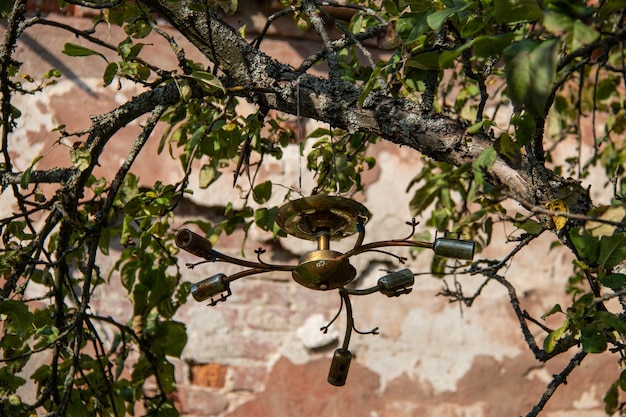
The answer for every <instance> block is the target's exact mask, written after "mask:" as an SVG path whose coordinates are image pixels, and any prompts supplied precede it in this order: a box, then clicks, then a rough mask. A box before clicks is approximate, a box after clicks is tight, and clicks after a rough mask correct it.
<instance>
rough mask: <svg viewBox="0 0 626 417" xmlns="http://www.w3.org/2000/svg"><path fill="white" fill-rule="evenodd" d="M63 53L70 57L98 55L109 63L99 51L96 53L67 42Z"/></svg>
mask: <svg viewBox="0 0 626 417" xmlns="http://www.w3.org/2000/svg"><path fill="white" fill-rule="evenodd" d="M63 53H64V54H65V55H68V56H92V55H97V56H99V57H102V59H104V60H105V61H107V62H109V61H108V60H107V59H106V57H105V56H104V55H102V54H101V53H100V52H98V51H94V50H93V49H89V48H86V47H84V46H81V45H77V44H75V43H71V42H67V43H66V44H65V47H64V48H63Z"/></svg>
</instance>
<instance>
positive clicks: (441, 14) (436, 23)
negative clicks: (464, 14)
mask: <svg viewBox="0 0 626 417" xmlns="http://www.w3.org/2000/svg"><path fill="white" fill-rule="evenodd" d="M471 5H472V2H460V4H458V5H457V6H455V7H450V8H447V9H443V10H437V11H436V12H434V13H431V14H429V15H428V16H427V17H426V21H427V22H428V26H430V28H431V29H432V30H435V31H437V30H439V29H440V28H441V25H443V23H444V22H445V21H446V20H447V19H448V17H450V16H451V15H453V14H456V13H458V12H461V11H463V10H465V9H467V8H468V7H469V6H471Z"/></svg>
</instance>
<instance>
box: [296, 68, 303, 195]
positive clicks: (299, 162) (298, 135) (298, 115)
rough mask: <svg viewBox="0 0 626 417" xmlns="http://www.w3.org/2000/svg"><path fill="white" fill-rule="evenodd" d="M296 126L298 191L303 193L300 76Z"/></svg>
mask: <svg viewBox="0 0 626 417" xmlns="http://www.w3.org/2000/svg"><path fill="white" fill-rule="evenodd" d="M296 128H297V129H298V132H297V133H296V137H297V140H298V191H299V192H300V193H302V153H301V152H302V150H301V149H300V146H301V140H300V135H301V130H302V126H301V125H300V76H299V75H298V78H297V79H296Z"/></svg>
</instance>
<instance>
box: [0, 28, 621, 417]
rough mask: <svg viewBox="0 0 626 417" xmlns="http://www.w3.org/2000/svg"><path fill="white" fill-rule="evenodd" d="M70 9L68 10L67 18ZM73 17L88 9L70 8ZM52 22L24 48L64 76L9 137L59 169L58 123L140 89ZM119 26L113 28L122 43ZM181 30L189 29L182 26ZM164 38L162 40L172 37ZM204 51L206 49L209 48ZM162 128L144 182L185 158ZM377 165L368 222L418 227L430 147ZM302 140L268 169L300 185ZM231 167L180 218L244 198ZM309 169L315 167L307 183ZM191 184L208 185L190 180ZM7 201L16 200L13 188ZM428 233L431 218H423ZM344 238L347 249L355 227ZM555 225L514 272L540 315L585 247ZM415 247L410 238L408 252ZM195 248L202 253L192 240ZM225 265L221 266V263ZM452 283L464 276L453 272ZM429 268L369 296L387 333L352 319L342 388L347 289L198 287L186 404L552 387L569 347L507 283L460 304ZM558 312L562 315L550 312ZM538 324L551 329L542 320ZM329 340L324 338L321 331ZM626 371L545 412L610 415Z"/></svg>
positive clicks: (377, 233)
mask: <svg viewBox="0 0 626 417" xmlns="http://www.w3.org/2000/svg"><path fill="white" fill-rule="evenodd" d="M59 18H60V19H61V17H59ZM62 19H66V22H67V23H69V24H73V25H84V26H85V27H87V26H88V25H89V24H90V22H89V21H88V20H81V19H80V18H75V17H64V18H62ZM62 35H63V34H62V33H61V32H60V31H58V30H56V29H52V28H35V29H33V30H32V31H29V32H28V37H26V38H24V39H25V41H24V42H22V43H21V44H20V47H19V50H18V55H17V56H18V59H20V60H23V61H24V62H25V63H26V65H25V71H29V72H32V73H33V75H34V74H39V73H41V72H44V71H46V70H48V69H50V68H59V69H61V70H62V71H63V72H64V74H65V75H64V77H63V78H62V79H61V80H60V81H59V83H58V84H57V85H55V86H52V87H50V88H49V89H48V90H47V93H46V94H45V95H37V96H24V97H21V98H19V103H17V105H18V107H20V108H22V109H27V110H26V111H24V117H22V118H21V119H20V127H19V132H20V134H19V135H16V136H15V137H14V138H13V140H14V141H15V142H14V143H13V144H12V145H11V146H12V148H13V149H14V150H15V149H20V152H21V153H23V158H19V157H18V158H17V159H15V161H16V169H24V168H26V167H27V166H28V164H29V161H30V158H31V157H32V155H33V154H41V155H45V157H44V158H43V159H42V160H41V161H40V163H39V164H38V167H39V168H40V169H46V168H50V167H54V166H59V165H63V166H65V165H68V164H70V161H69V156H68V147H69V146H71V145H72V143H61V144H59V143H57V142H56V140H57V135H56V134H55V133H52V132H51V130H52V129H53V128H55V127H56V126H58V125H61V124H65V125H66V126H67V129H68V130H78V129H81V128H86V127H87V126H88V125H89V115H94V114H99V113H103V112H106V111H108V110H111V109H113V108H115V107H116V106H117V105H119V104H121V103H123V102H124V101H125V100H127V99H128V98H130V97H131V96H132V95H134V94H137V93H138V92H139V90H132V89H130V90H129V89H126V88H122V89H121V90H117V89H116V86H111V87H107V88H103V87H102V80H101V75H102V72H103V70H104V65H105V63H104V61H103V60H101V59H100V58H98V57H88V58H68V57H65V56H63V55H61V54H60V53H59V51H60V50H62V49H63V44H64V43H65V42H66V41H75V40H73V39H69V40H68V39H66V38H65V37H62ZM119 36H120V35H119V34H118V33H115V32H112V33H111V42H113V43H114V42H115V39H116V37H119ZM154 41H155V44H154V46H150V53H151V60H153V61H154V62H158V63H159V64H160V65H165V66H167V65H169V66H170V67H172V68H173V67H174V66H175V61H174V59H173V55H172V54H171V53H170V52H169V50H168V48H167V47H163V46H162V45H163V44H162V43H160V42H159V41H158V40H154ZM177 41H179V42H181V43H182V44H184V42H183V41H182V39H178V38H177ZM159 45H161V46H159ZM264 48H265V49H266V51H267V52H268V53H269V54H271V55H273V56H275V57H277V58H279V59H281V60H285V61H287V62H293V63H297V62H299V61H300V60H301V59H302V57H303V56H308V55H309V53H310V52H311V51H313V50H315V45H312V44H311V43H304V42H302V41H298V42H294V43H291V44H290V43H287V42H283V41H281V40H280V39H277V38H271V39H268V40H267V41H265V42H264ZM194 58H195V59H198V60H202V58H201V57H198V56H195V57H194ZM138 132H139V125H138V124H134V125H131V126H128V127H127V128H126V129H125V130H124V132H123V133H122V134H121V135H119V136H117V137H115V138H114V139H113V140H112V141H111V142H110V144H109V145H107V149H106V151H105V154H104V155H105V156H104V158H103V159H101V161H100V165H101V170H102V173H113V172H115V171H116V170H117V168H118V167H119V164H120V163H121V161H122V160H123V158H124V157H125V156H126V155H127V153H128V148H129V146H130V144H131V143H132V141H133V139H134V138H135V137H136V135H137V133H138ZM159 139H160V137H159V135H158V134H156V135H155V137H154V138H152V139H151V141H150V142H149V143H148V145H147V146H146V148H145V149H144V150H143V156H142V157H141V158H140V160H139V162H138V163H137V165H136V166H135V168H134V172H135V173H136V174H138V175H139V176H140V177H141V179H142V182H143V183H145V184H152V182H153V181H154V180H155V179H160V180H162V181H163V182H174V181H177V180H178V179H179V178H180V177H181V175H182V172H181V171H180V168H179V166H178V163H177V162H176V161H174V160H171V159H170V158H169V156H167V155H161V156H158V157H157V156H156V148H157V145H158V142H159ZM373 152H374V154H375V156H376V158H377V162H378V166H377V168H376V169H375V170H374V171H373V172H370V173H368V175H367V182H368V185H367V187H366V190H365V192H364V193H363V194H359V195H356V196H355V199H357V200H358V201H360V202H362V203H363V204H365V205H366V206H367V207H368V209H369V210H370V211H371V212H372V213H373V217H372V219H371V221H370V222H369V223H368V225H367V237H366V241H374V240H380V239H391V238H400V237H404V236H405V235H406V234H407V233H408V232H409V231H410V228H409V227H408V226H407V225H406V224H405V222H406V221H408V220H410V214H409V212H408V201H409V199H410V195H409V194H407V193H406V191H405V188H406V184H407V183H408V181H409V179H410V178H412V177H413V176H414V175H415V174H417V173H418V172H419V170H420V165H419V162H418V160H419V158H418V155H417V154H416V153H415V152H414V151H412V150H407V149H398V148H397V147H395V146H392V145H390V144H388V143H381V144H379V145H377V146H375V147H374V149H373ZM296 155H297V152H296V150H295V149H291V150H290V151H289V152H287V154H286V156H285V158H284V159H283V160H281V161H267V163H266V164H265V166H264V168H263V172H262V176H263V178H271V179H272V181H273V182H276V183H281V184H283V185H286V186H295V185H297V177H298V175H299V172H298V160H297V156H296ZM231 181H232V179H231V177H230V176H227V175H225V176H224V178H223V180H220V182H219V183H218V184H217V185H216V187H211V189H210V190H206V191H203V190H199V189H196V190H195V193H194V194H193V196H192V197H190V200H191V201H190V202H189V203H188V204H187V205H186V206H185V207H183V209H181V212H180V213H179V214H178V217H177V221H178V222H179V223H182V222H183V221H185V220H187V219H189V218H193V217H202V216H205V215H206V213H208V212H209V211H210V209H211V208H213V207H218V208H219V207H222V206H223V205H225V204H226V202H228V201H230V200H237V198H238V195H239V194H238V191H237V190H235V189H233V188H232V186H231V184H230V183H231ZM310 183H311V179H310V178H309V177H307V176H306V175H305V178H304V184H305V186H306V185H307V184H310ZM192 186H194V185H193V184H192ZM0 199H1V200H0V210H1V211H0V213H1V215H2V216H6V215H8V214H9V213H10V212H11V210H12V207H10V201H9V199H7V198H6V196H4V195H3V196H0ZM419 231H420V232H423V231H428V232H430V233H431V234H434V231H432V230H426V229H423V228H421V226H420V229H419ZM510 232H511V231H510V230H498V233H497V235H496V237H495V238H494V243H493V244H492V246H490V247H489V248H488V249H487V250H486V251H484V252H483V253H480V254H478V257H481V258H497V257H498V256H501V255H503V254H505V253H507V252H508V251H509V250H510V249H511V247H512V245H513V243H508V244H507V241H506V235H507V233H510ZM251 237H252V238H253V239H249V241H248V242H247V244H246V252H247V253H248V254H249V255H248V256H254V254H253V252H252V251H253V250H254V249H255V248H256V247H258V246H264V247H267V248H269V249H271V251H270V252H269V253H268V254H267V255H268V260H271V261H275V262H295V261H296V260H297V258H298V256H300V255H301V254H303V253H304V252H306V251H308V250H311V249H313V248H312V247H311V246H312V243H310V242H300V241H296V240H295V239H293V238H288V239H284V240H281V242H280V243H273V242H271V239H270V236H267V235H265V234H263V233H262V232H259V231H254V232H253V233H252V236H251ZM240 238H241V235H238V234H235V235H233V236H229V237H224V238H223V239H221V240H220V241H219V243H218V248H219V250H220V251H222V252H225V253H228V254H233V255H238V254H239V253H240V251H241V246H240V245H241V243H240V242H241V240H240ZM348 240H349V242H342V243H341V244H337V245H336V246H334V247H333V249H337V250H342V248H343V249H346V248H349V247H350V246H351V245H352V243H353V241H352V240H351V239H348ZM548 245H549V243H548V242H547V241H546V240H540V241H539V242H536V243H535V244H534V245H533V247H532V250H528V251H523V252H522V253H521V254H520V255H518V256H517V257H515V258H514V259H513V261H512V262H511V264H510V268H509V269H508V272H507V278H508V279H510V280H511V281H512V282H513V283H514V284H515V285H516V286H517V289H518V294H520V297H521V301H522V303H523V306H522V308H524V309H526V310H528V311H529V312H530V313H531V314H534V315H535V316H539V315H541V314H542V313H544V312H546V311H547V310H549V309H550V308H551V307H552V306H553V305H554V304H555V303H557V302H563V301H564V300H563V299H561V298H559V297H560V296H561V295H560V294H562V293H563V291H562V289H563V287H564V286H565V285H566V282H567V278H568V270H569V269H570V262H571V259H570V258H569V257H568V256H567V255H566V254H565V253H564V252H559V250H558V249H557V250H552V251H550V249H549V247H548ZM397 253H399V254H402V255H408V252H403V251H397ZM430 257H431V254H430V253H427V252H422V253H421V254H420V255H419V256H418V257H417V259H414V260H413V259H412V260H410V261H409V263H408V264H407V266H408V267H410V268H411V269H412V270H413V271H414V272H419V271H423V272H426V271H428V269H429V264H430ZM180 259H181V263H184V262H193V261H194V259H192V257H191V256H190V255H187V254H185V253H181V254H180ZM389 261H390V258H389V257H384V256H383V255H380V254H376V255H373V256H369V257H365V256H363V257H362V258H361V257H358V258H357V259H356V260H355V262H354V265H355V266H356V267H357V269H358V270H359V271H362V272H363V274H362V275H360V276H359V277H358V279H357V281H356V283H355V286H356V287H357V288H365V287H368V286H371V285H373V284H374V283H375V282H376V280H377V278H378V277H379V276H380V275H381V274H382V272H381V269H389V268H392V269H393V268H398V266H397V265H396V266H393V267H391V266H390V264H389ZM218 267H220V268H221V269H219V270H218V269H216V268H218ZM235 270H236V269H235V268H234V267H229V266H221V265H205V266H202V267H198V268H195V269H194V270H193V271H191V270H190V271H187V272H185V275H184V279H187V280H190V281H197V280H199V279H201V278H204V277H206V276H209V275H212V274H214V273H217V272H224V273H230V272H233V271H235ZM457 279H458V282H459V283H461V285H462V286H463V289H464V291H466V293H468V294H470V293H472V291H473V289H476V288H477V287H478V285H480V283H481V282H482V281H481V280H480V279H479V278H478V277H473V276H460V277H458V278H457ZM446 283H447V285H450V286H454V279H453V278H447V279H446ZM446 283H444V281H443V280H442V279H438V278H434V277H432V276H430V275H427V274H426V275H421V276H418V277H417V280H416V285H415V287H414V290H413V292H412V293H411V294H408V295H404V296H402V297H399V298H387V297H384V296H382V295H380V294H373V295H369V296H364V297H355V298H354V300H353V307H354V314H355V320H356V323H355V324H356V326H357V327H358V328H359V329H361V330H369V329H371V328H373V327H379V331H380V334H379V335H377V336H372V335H358V334H353V336H352V342H351V351H352V352H353V354H354V359H353V362H352V366H351V370H350V375H349V377H348V381H347V385H346V386H345V387H342V388H337V387H333V386H331V385H329V384H328V383H327V382H326V375H327V373H328V367H329V365H330V357H331V356H332V352H333V351H334V349H335V348H336V347H337V345H338V343H340V340H341V337H342V335H343V330H344V325H345V321H344V319H343V317H344V316H343V315H342V316H341V318H340V319H339V320H338V321H337V322H336V323H335V324H334V325H333V326H332V327H331V328H330V330H329V332H328V333H327V334H323V333H321V332H320V331H319V328H320V327H321V326H322V325H324V324H325V323H327V322H328V321H329V320H331V319H332V317H333V316H334V315H335V313H336V311H337V309H338V308H339V302H340V299H339V296H338V295H337V293H335V292H316V291H312V290H307V289H305V288H304V287H301V286H299V285H298V284H297V283H295V282H293V281H292V280H291V278H290V277H289V275H288V274H284V275H281V274H276V275H275V276H272V277H270V278H247V279H243V280H240V281H237V282H235V283H233V284H232V286H231V288H232V290H233V295H232V296H231V297H230V298H229V299H228V301H227V302H226V303H219V304H218V305H216V306H215V307H207V306H205V305H202V304H198V303H195V302H193V301H190V302H189V303H188V305H186V306H185V307H184V308H182V309H181V311H180V313H179V314H178V317H177V319H178V320H180V321H182V322H184V323H186V325H187V329H188V333H189V342H188V344H187V347H186V348H185V351H184V354H183V358H182V359H181V360H179V361H176V362H175V363H176V365H177V371H178V373H177V378H178V379H177V382H178V390H177V392H176V398H177V404H178V406H179V409H180V411H181V413H182V414H183V415H184V416H187V417H200V416H222V417H226V416H228V417H236V416H242V417H243V416H246V417H251V416H274V417H282V416H285V417H295V416H303V417H304V416H357V417H361V416H363V417H400V416H433V417H434V416H437V417H461V416H463V417H503V416H511V417H514V416H518V415H522V414H525V413H526V412H528V411H529V410H530V409H531V408H532V407H533V406H534V404H536V402H537V401H538V399H539V397H540V395H541V394H542V393H543V391H544V390H545V387H546V384H547V383H548V382H549V381H550V380H551V378H552V375H553V374H556V373H559V372H560V371H561V370H562V369H563V367H564V366H565V365H566V364H567V362H568V361H569V359H570V357H569V355H564V356H566V357H563V358H558V359H555V360H554V361H553V362H550V363H548V364H542V363H539V362H537V361H536V360H535V359H534V358H533V356H532V354H531V353H530V352H529V349H528V347H527V346H526V344H525V342H524V339H523V337H522V335H521V333H520V331H519V326H518V323H517V319H516V317H515V316H514V314H513V312H512V310H511V307H510V304H509V302H508V296H507V292H506V290H505V289H504V288H503V287H501V286H499V285H498V284H496V283H491V284H489V285H488V286H487V287H486V288H485V289H484V290H483V295H482V296H481V297H480V298H478V299H477V301H476V302H475V303H474V305H473V306H472V307H471V308H467V307H464V308H463V309H460V308H459V306H458V305H457V304H450V303H449V302H448V300H447V299H446V298H444V297H439V296H437V294H438V293H439V292H440V291H441V290H442V289H443V288H444V285H446ZM125 297H126V296H125V290H124V289H123V288H122V287H121V285H120V284H119V282H117V281H116V279H115V277H114V278H113V279H112V282H111V286H110V287H109V288H107V289H106V291H102V292H100V293H98V294H96V296H94V298H93V303H92V306H91V307H92V309H93V310H94V311H97V312H98V313H99V314H102V315H111V316H113V317H114V318H116V319H119V320H129V319H130V316H131V313H132V312H131V311H130V309H129V305H130V304H129V303H128V301H127V300H126V298H125ZM549 324H550V323H549ZM533 331H535V332H536V334H541V332H540V330H539V329H538V328H534V329H533ZM316 344H317V345H319V346H318V347H316V348H311V346H313V345H316ZM618 372H619V370H618V368H617V358H611V357H610V356H608V355H606V356H601V357H594V358H591V359H589V360H588V361H586V362H585V364H584V366H583V367H581V368H579V369H577V370H575V371H574V373H573V375H572V376H571V378H570V381H569V382H570V383H569V384H568V385H566V386H563V387H561V388H560V389H559V390H558V392H557V394H556V395H555V397H554V398H553V399H552V400H551V401H550V403H549V405H548V406H547V408H546V410H545V413H544V415H545V416H546V417H583V416H584V417H596V416H597V417H600V416H603V415H604V412H603V403H602V397H603V395H604V392H605V390H606V389H607V388H608V384H609V383H610V382H612V381H613V380H614V378H615V377H616V376H617V374H618Z"/></svg>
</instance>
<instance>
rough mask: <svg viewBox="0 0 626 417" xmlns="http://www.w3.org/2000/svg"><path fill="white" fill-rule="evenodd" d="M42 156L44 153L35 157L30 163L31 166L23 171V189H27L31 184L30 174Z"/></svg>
mask: <svg viewBox="0 0 626 417" xmlns="http://www.w3.org/2000/svg"><path fill="white" fill-rule="evenodd" d="M41 158H43V155H39V156H37V157H36V158H35V159H33V162H32V163H31V164H30V166H29V167H28V168H26V169H25V170H24V172H23V173H22V178H20V188H21V189H22V190H25V189H27V188H28V185H29V184H30V174H31V172H32V170H33V168H34V167H35V164H36V163H37V162H39V160H41Z"/></svg>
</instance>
